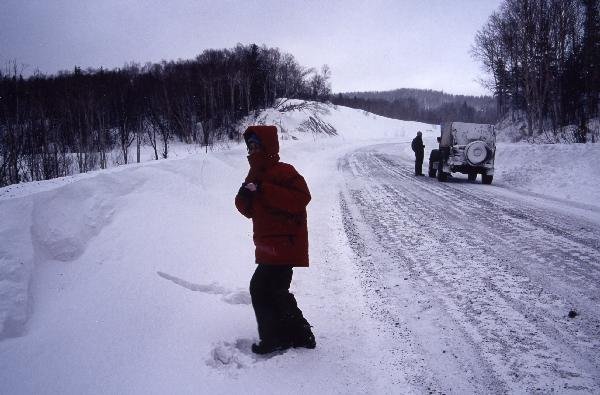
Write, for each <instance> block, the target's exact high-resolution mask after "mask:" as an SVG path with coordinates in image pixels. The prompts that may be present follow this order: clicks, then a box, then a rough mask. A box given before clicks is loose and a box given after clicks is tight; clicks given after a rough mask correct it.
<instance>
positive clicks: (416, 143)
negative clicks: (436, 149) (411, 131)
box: [410, 136, 425, 160]
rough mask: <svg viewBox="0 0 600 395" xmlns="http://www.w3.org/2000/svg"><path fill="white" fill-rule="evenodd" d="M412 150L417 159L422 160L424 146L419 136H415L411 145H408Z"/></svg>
mask: <svg viewBox="0 0 600 395" xmlns="http://www.w3.org/2000/svg"><path fill="white" fill-rule="evenodd" d="M410 146H411V148H412V150H413V151H414V152H415V156H416V157H417V160H418V159H421V160H423V157H424V156H425V145H424V144H423V139H422V138H421V136H417V137H415V138H414V139H413V141H412V144H411V145H410Z"/></svg>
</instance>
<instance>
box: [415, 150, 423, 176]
mask: <svg viewBox="0 0 600 395" xmlns="http://www.w3.org/2000/svg"><path fill="white" fill-rule="evenodd" d="M424 156H425V154H424V153H420V152H417V153H416V154H415V175H420V174H423V157H424Z"/></svg>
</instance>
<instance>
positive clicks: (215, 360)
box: [206, 339, 284, 369]
mask: <svg viewBox="0 0 600 395" xmlns="http://www.w3.org/2000/svg"><path fill="white" fill-rule="evenodd" d="M252 343H254V340H252V339H237V340H236V341H235V342H233V343H230V342H225V341H222V342H219V343H217V344H216V345H215V346H214V347H213V349H212V351H211V352H210V358H209V359H208V360H207V361H206V364H207V365H208V366H211V367H213V368H217V369H219V368H232V367H233V368H237V369H242V368H246V367H248V366H250V365H252V364H254V363H256V362H258V361H264V360H266V359H269V358H272V357H274V356H276V355H281V354H283V353H284V352H280V353H272V354H268V355H256V354H254V353H253V352H252V349H251V347H252Z"/></svg>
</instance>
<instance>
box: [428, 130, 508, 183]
mask: <svg viewBox="0 0 600 395" xmlns="http://www.w3.org/2000/svg"><path fill="white" fill-rule="evenodd" d="M495 156H496V132H495V130H494V126H493V125H487V124H478V123H465V122H448V123H443V124H442V125H441V136H440V139H439V148H438V149H434V150H432V151H431V154H430V155H429V177H436V175H437V179H438V180H439V181H446V180H447V179H448V176H449V175H450V174H451V173H463V174H466V175H467V177H468V179H469V181H475V180H476V179H477V175H478V174H481V182H482V183H483V184H491V183H492V180H493V178H494V158H495Z"/></svg>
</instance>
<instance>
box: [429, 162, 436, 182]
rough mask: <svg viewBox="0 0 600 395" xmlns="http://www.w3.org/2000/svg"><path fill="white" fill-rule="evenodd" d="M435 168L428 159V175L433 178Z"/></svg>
mask: <svg viewBox="0 0 600 395" xmlns="http://www.w3.org/2000/svg"><path fill="white" fill-rule="evenodd" d="M435 173H436V170H435V169H434V168H433V163H431V161H429V177H431V178H435Z"/></svg>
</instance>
